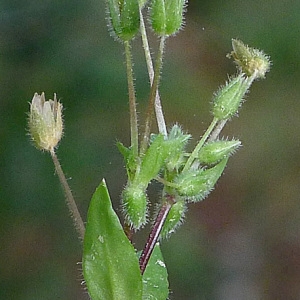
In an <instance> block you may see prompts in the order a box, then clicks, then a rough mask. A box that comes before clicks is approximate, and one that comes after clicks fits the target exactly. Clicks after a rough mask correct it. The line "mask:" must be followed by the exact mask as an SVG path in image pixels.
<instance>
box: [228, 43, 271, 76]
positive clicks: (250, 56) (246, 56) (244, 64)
mask: <svg viewBox="0 0 300 300" xmlns="http://www.w3.org/2000/svg"><path fill="white" fill-rule="evenodd" d="M232 48H233V51H232V52H231V55H229V56H232V57H233V58H234V60H235V62H236V63H237V65H238V66H239V67H240V69H241V71H242V72H243V73H245V74H246V75H247V76H254V79H259V78H265V75H266V73H267V72H268V71H269V70H270V66H271V62H270V57H269V56H267V55H265V54H264V53H263V51H261V50H258V49H255V48H251V47H248V46H247V45H245V44H244V43H243V42H241V41H239V40H236V39H232Z"/></svg>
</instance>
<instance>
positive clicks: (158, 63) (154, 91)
mask: <svg viewBox="0 0 300 300" xmlns="http://www.w3.org/2000/svg"><path fill="white" fill-rule="evenodd" d="M165 40H166V37H165V36H162V37H161V39H160V44H159V51H158V55H157V59H156V65H155V71H154V77H153V83H152V85H151V91H150V96H149V103H148V109H147V115H146V122H145V132H144V136H143V140H142V144H141V150H140V155H141V156H142V155H143V154H144V153H145V151H146V149H147V145H148V141H149V136H150V130H151V124H152V116H153V106H154V102H155V97H156V95H157V89H158V85H159V80H160V70H161V67H162V60H163V53H164V47H165Z"/></svg>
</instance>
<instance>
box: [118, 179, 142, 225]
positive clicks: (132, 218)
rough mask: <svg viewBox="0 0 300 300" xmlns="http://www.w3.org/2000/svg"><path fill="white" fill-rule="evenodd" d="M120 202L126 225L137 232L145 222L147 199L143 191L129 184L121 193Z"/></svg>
mask: <svg viewBox="0 0 300 300" xmlns="http://www.w3.org/2000/svg"><path fill="white" fill-rule="evenodd" d="M122 200H123V209H124V214H125V219H126V223H128V224H130V225H131V226H132V227H133V228H134V229H135V230H138V229H139V228H140V227H142V226H143V225H145V224H146V222H147V214H148V213H147V212H148V206H147V203H148V199H147V195H146V191H145V189H144V188H141V187H140V186H138V185H136V184H129V185H128V186H127V187H126V188H125V190H124V191H123V193H122Z"/></svg>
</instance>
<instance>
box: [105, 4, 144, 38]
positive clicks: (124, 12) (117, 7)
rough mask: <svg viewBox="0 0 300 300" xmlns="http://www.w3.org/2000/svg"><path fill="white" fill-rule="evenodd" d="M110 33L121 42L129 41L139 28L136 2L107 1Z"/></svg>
mask: <svg viewBox="0 0 300 300" xmlns="http://www.w3.org/2000/svg"><path fill="white" fill-rule="evenodd" d="M107 4H108V12H109V18H108V20H109V21H110V25H111V28H112V32H113V33H114V34H115V35H116V36H117V37H118V38H120V39H121V40H122V41H129V40H131V39H132V38H133V37H134V36H135V35H136V34H137V33H138V31H139V28H140V12H139V1H138V0H107Z"/></svg>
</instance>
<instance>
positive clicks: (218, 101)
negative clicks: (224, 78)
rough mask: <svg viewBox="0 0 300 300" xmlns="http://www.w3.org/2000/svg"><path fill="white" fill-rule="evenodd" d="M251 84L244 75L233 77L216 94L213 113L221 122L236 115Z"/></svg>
mask: <svg viewBox="0 0 300 300" xmlns="http://www.w3.org/2000/svg"><path fill="white" fill-rule="evenodd" d="M248 88H249V84H248V81H247V79H245V77H244V74H239V75H238V76H236V77H233V78H231V79H230V80H229V82H227V83H226V85H225V86H223V87H221V89H220V90H219V91H218V92H217V93H216V94H215V96H214V99H213V108H212V113H213V115H214V117H215V118H217V119H219V120H226V119H229V118H230V117H232V116H233V115H235V114H236V113H237V112H238V109H239V107H240V105H241V103H242V101H243V97H244V96H245V94H246V92H247V90H248Z"/></svg>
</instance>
